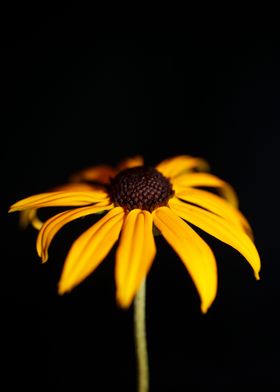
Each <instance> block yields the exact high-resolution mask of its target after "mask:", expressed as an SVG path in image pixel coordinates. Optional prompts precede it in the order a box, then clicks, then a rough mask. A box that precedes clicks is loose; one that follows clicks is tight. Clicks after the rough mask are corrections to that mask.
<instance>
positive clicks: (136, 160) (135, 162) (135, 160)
mask: <svg viewBox="0 0 280 392" xmlns="http://www.w3.org/2000/svg"><path fill="white" fill-rule="evenodd" d="M143 165H144V159H143V157H142V156H141V155H136V156H134V157H130V158H127V159H124V160H123V161H122V162H120V163H119V165H118V166H117V171H118V172H119V171H121V170H124V169H130V168H132V167H137V166H143Z"/></svg>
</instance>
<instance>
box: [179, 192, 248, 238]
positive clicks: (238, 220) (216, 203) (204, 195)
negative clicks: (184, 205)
mask: <svg viewBox="0 0 280 392" xmlns="http://www.w3.org/2000/svg"><path fill="white" fill-rule="evenodd" d="M176 196H177V197H178V198H179V199H182V200H185V201H187V202H190V203H193V204H197V205H199V206H201V207H203V208H206V209H208V210H209V211H211V212H213V213H214V214H217V215H220V216H222V217H223V218H225V219H227V220H229V221H231V222H233V223H235V224H237V225H239V226H241V227H243V228H244V230H245V231H246V233H247V234H248V235H249V236H250V237H251V238H252V229H251V227H250V224H249V222H248V221H247V219H246V218H245V216H244V215H243V214H242V213H241V212H240V211H239V210H238V209H237V208H235V207H234V206H233V205H232V204H230V203H229V202H227V201H226V200H224V199H223V198H221V197H219V196H217V195H215V194H213V193H211V192H207V191H203V190H200V189H195V188H187V189H186V190H185V191H183V192H179V193H177V194H176Z"/></svg>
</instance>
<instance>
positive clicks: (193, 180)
mask: <svg viewBox="0 0 280 392" xmlns="http://www.w3.org/2000/svg"><path fill="white" fill-rule="evenodd" d="M172 185H173V189H174V190H175V192H176V193H180V192H182V191H184V190H185V187H196V186H200V187H211V188H217V189H218V191H219V192H220V194H221V195H222V196H223V197H224V198H225V199H227V200H228V201H229V202H230V203H231V204H232V205H234V206H235V207H238V198H237V195H236V192H235V191H234V189H233V188H232V186H231V185H230V184H228V183H227V182H225V181H223V180H221V179H220V178H218V177H216V176H214V175H213V174H209V173H189V174H183V175H181V176H179V177H177V178H175V179H174V180H173V181H172Z"/></svg>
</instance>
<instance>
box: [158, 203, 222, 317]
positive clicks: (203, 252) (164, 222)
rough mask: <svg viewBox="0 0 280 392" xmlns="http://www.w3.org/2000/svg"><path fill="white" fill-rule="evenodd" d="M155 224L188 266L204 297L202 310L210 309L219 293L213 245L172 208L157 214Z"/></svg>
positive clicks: (161, 209)
mask: <svg viewBox="0 0 280 392" xmlns="http://www.w3.org/2000/svg"><path fill="white" fill-rule="evenodd" d="M153 215H154V223H155V225H156V227H157V228H158V229H159V230H160V232H161V233H162V235H163V236H164V238H165V239H166V241H167V242H168V243H169V244H170V245H171V246H172V248H173V249H174V250H175V252H176V253H177V254H178V255H179V257H180V258H181V260H182V261H183V263H184V265H185V266H186V268H187V270H188V272H189V274H190V276H191V278H192V280H193V282H194V284H195V286H196V288H197V291H198V294H199V296H200V299H201V310H202V312H203V313H205V312H206V311H207V309H208V308H209V306H210V305H211V304H212V302H213V301H214V299H215V297H216V293H217V266H216V261H215V257H214V255H213V253H212V251H211V249H210V248H209V246H208V245H207V244H206V243H205V242H204V241H203V240H202V239H201V238H200V237H199V236H198V234H196V233H195V231H194V230H193V229H192V228H191V227H190V226H189V225H188V224H187V223H186V222H184V221H183V220H182V219H181V218H179V217H178V216H176V215H175V214H174V213H173V212H172V211H171V210H170V208H168V207H160V208H158V209H156V210H155V211H154V213H153Z"/></svg>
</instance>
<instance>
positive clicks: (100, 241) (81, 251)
mask: <svg viewBox="0 0 280 392" xmlns="http://www.w3.org/2000/svg"><path fill="white" fill-rule="evenodd" d="M124 215H125V214H124V211H123V209H122V208H121V207H115V208H113V209H112V210H110V211H109V212H108V213H107V214H106V215H105V216H104V217H103V218H101V219H100V220H99V221H98V222H97V223H95V224H94V225H93V226H92V227H91V228H90V229H88V230H87V231H85V232H84V233H83V234H82V235H81V236H80V237H79V238H78V239H77V240H76V241H75V242H74V243H73V245H72V247H71V249H70V251H69V253H68V255H67V258H66V261H65V263H64V267H63V271H62V275H61V278H60V281H59V293H60V294H63V293H65V292H66V291H69V290H71V289H72V288H73V287H75V286H76V285H78V284H79V283H80V282H81V281H82V280H84V279H85V278H87V277H88V276H89V275H90V274H91V273H92V272H93V271H94V270H95V269H96V267H97V266H98V265H99V264H100V263H101V262H102V260H103V259H104V258H105V257H106V255H107V254H108V253H109V251H110V250H111V248H112V246H113V245H114V243H115V242H116V241H117V239H118V237H119V234H120V231H121V228H122V225H123V220H124Z"/></svg>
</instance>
